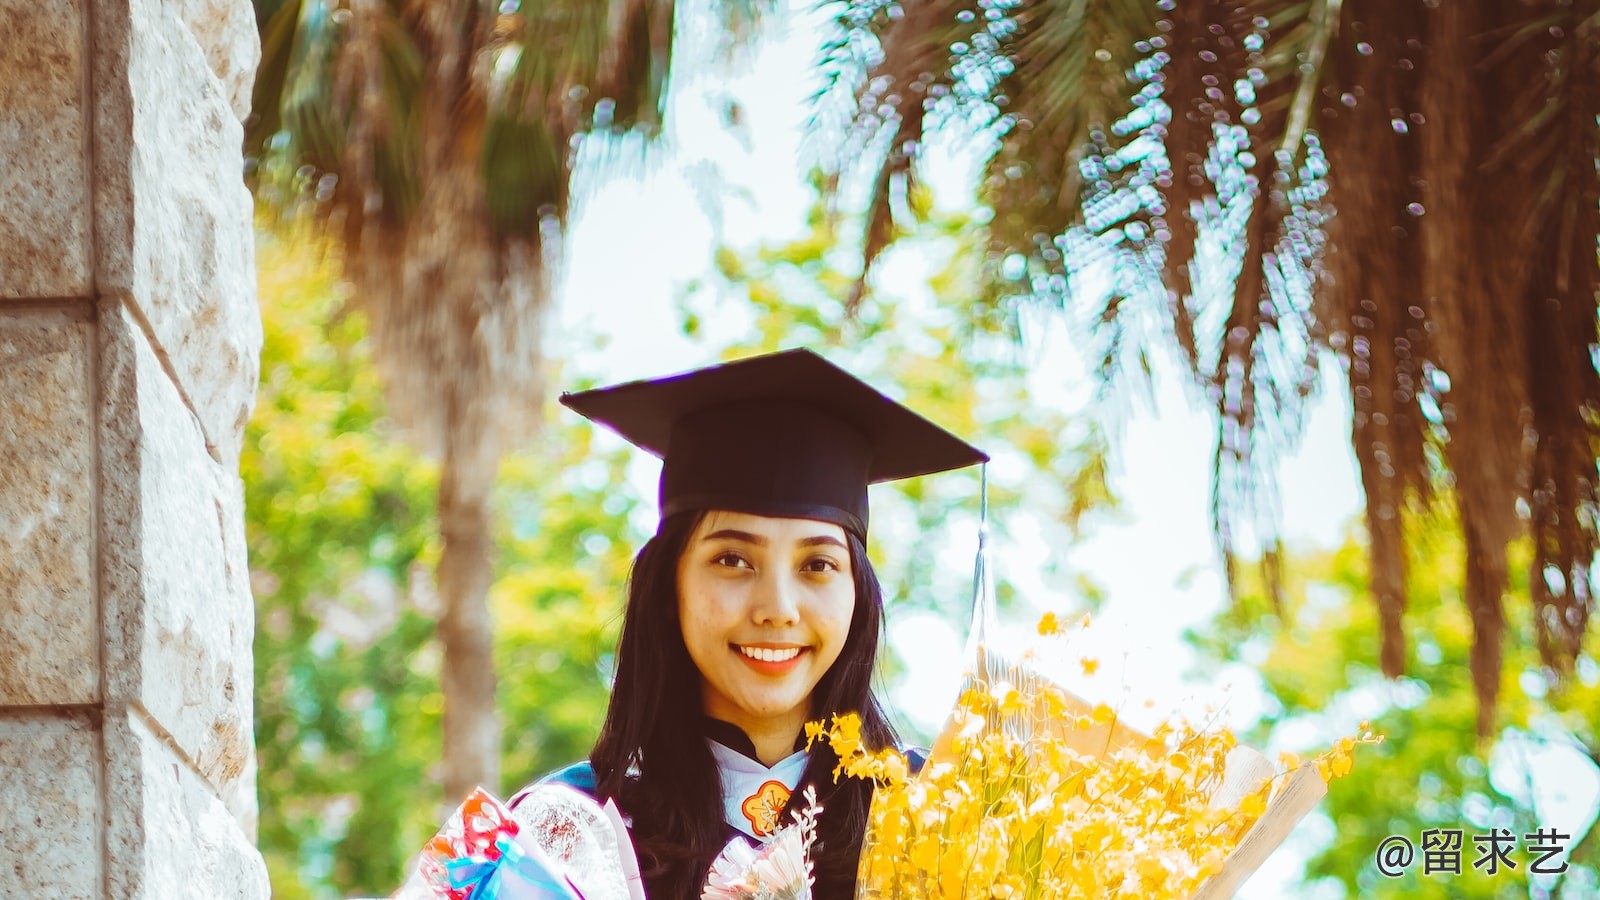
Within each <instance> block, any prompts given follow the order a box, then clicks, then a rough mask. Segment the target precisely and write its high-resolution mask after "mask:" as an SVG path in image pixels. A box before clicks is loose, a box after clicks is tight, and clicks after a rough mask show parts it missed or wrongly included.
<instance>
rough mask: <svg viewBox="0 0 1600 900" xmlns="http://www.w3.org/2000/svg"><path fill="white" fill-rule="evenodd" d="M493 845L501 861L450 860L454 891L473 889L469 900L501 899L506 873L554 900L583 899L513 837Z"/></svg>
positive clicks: (448, 866) (504, 837)
mask: <svg viewBox="0 0 1600 900" xmlns="http://www.w3.org/2000/svg"><path fill="white" fill-rule="evenodd" d="M494 845H495V847H497V848H499V850H500V858H499V859H494V860H490V859H482V858H475V857H468V858H467V859H457V860H451V861H450V862H449V863H447V864H446V866H445V870H446V872H447V873H448V874H449V876H450V887H451V888H454V889H455V890H461V889H462V888H467V887H470V888H472V893H470V894H468V895H467V900H497V898H499V896H500V884H501V881H502V880H503V879H504V878H505V873H506V871H507V870H510V871H511V872H512V873H513V874H514V875H516V876H517V877H518V878H521V879H522V880H523V881H525V882H527V883H528V884H530V885H532V886H534V887H536V888H540V889H541V890H543V891H544V892H546V893H547V894H548V895H549V896H551V897H558V898H561V900H570V898H573V897H582V895H581V894H579V893H578V892H577V891H576V890H574V889H573V888H572V886H571V884H570V883H569V882H568V881H567V880H566V879H565V878H562V877H561V876H559V875H557V874H556V873H554V872H552V871H550V869H549V867H548V866H546V865H545V864H544V863H542V862H540V861H539V860H538V859H537V858H535V857H532V856H529V855H528V851H526V850H524V849H522V845H521V844H518V843H517V842H516V841H515V840H514V839H512V838H511V836H510V835H505V834H502V835H500V836H499V837H498V838H496V839H495V842H494Z"/></svg>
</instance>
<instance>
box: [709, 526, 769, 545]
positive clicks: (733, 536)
mask: <svg viewBox="0 0 1600 900" xmlns="http://www.w3.org/2000/svg"><path fill="white" fill-rule="evenodd" d="M701 540H703V541H743V542H744V543H746V544H755V545H756V546H757V547H765V546H766V545H767V539H766V538H764V537H762V536H761V535H759V534H751V533H750V532H748V531H739V530H738V529H735V528H723V529H719V530H717V531H713V532H711V533H710V534H708V535H706V536H705V537H703V538H701Z"/></svg>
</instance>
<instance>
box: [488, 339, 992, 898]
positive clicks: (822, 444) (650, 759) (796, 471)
mask: <svg viewBox="0 0 1600 900" xmlns="http://www.w3.org/2000/svg"><path fill="white" fill-rule="evenodd" d="M562 402H563V403H564V404H566V405H567V406H569V407H571V408H572V409H574V410H576V411H578V412H579V413H581V414H583V415H585V416H587V417H589V418H591V419H593V420H595V421H598V422H600V423H602V424H605V425H607V426H608V427H610V428H612V429H613V430H615V431H617V432H618V433H619V434H621V435H622V436H623V437H625V438H627V439H628V440H629V441H631V442H633V443H634V444H636V445H638V446H640V447H642V448H644V449H646V450H649V451H650V452H652V453H655V454H656V455H658V456H661V457H662V459H663V464H662V472H661V482H660V497H659V499H660V508H661V514H662V519H661V522H660V525H659V527H658V529H657V531H656V534H655V536H654V537H652V538H651V539H650V540H649V541H648V542H647V543H646V544H645V546H644V547H643V549H641V550H640V551H639V555H638V557H637V558H636V559H635V561H634V567H633V573H632V576H631V578H630V580H629V587H628V605H627V611H626V613H625V618H624V620H623V627H622V638H621V643H620V646H619V648H618V652H617V670H616V681H615V685H614V687H613V690H612V695H611V701H610V706H609V708H608V710H607V712H606V720H605V724H604V726H603V727H602V729H601V732H600V737H599V740H598V741H597V742H596V743H595V747H594V750H593V752H592V753H591V754H590V757H589V760H588V762H586V763H580V764H578V765H576V766H572V767H569V768H567V769H564V770H562V771H560V772H558V773H556V774H555V775H553V776H550V778H549V779H546V781H547V782H549V781H555V782H558V783H563V784H567V785H569V786H572V787H575V788H577V789H579V790H581V791H584V792H586V793H588V794H590V795H591V796H593V797H595V798H596V799H602V800H603V799H613V800H615V801H616V803H617V805H618V807H619V809H621V811H622V812H623V813H624V815H626V816H627V817H629V819H630V830H631V833H632V837H633V841H634V846H635V848H636V850H637V852H638V854H639V860H640V864H641V869H642V871H643V874H644V876H645V882H646V888H647V890H648V892H649V896H650V897H651V898H652V900H671V898H694V897H698V896H699V895H700V891H701V888H702V886H703V884H704V882H705V878H706V874H707V870H708V869H709V867H710V865H711V863H712V862H713V860H714V859H715V858H716V856H717V854H718V852H719V851H721V850H722V848H723V847H724V846H726V844H727V843H728V841H729V840H730V839H736V838H737V837H738V836H740V835H743V836H744V838H745V839H747V840H752V841H754V840H759V839H760V838H761V837H764V836H765V835H767V834H770V833H771V832H772V831H773V830H774V829H775V828H776V827H778V826H779V825H780V824H781V822H782V820H783V819H784V818H785V815H784V814H785V813H786V812H788V811H789V810H788V800H789V798H790V797H791V796H795V795H799V794H801V793H802V792H803V790H804V788H805V786H807V785H810V786H814V787H815V788H816V791H817V796H818V798H819V800H820V804H821V806H822V807H823V810H824V811H823V813H822V814H821V816H820V817H819V819H818V821H817V841H816V844H815V845H814V846H813V848H812V860H813V863H814V865H815V875H816V884H815V887H814V889H813V890H814V895H815V896H816V897H818V898H833V897H850V896H852V895H853V892H854V887H855V874H856V863H857V860H858V858H859V855H860V850H861V841H862V835H863V832H864V829H865V826H866V819H867V808H868V805H869V803H870V802H871V792H872V787H871V784H870V783H869V782H862V781H857V780H852V779H844V780H842V781H841V782H839V783H838V784H835V783H834V780H833V770H834V766H835V765H836V763H837V762H838V760H837V758H836V757H835V756H834V754H833V753H832V752H831V750H829V749H828V748H827V747H826V746H825V745H821V744H819V745H817V746H816V747H813V748H812V749H811V750H810V751H809V752H807V751H806V748H805V746H804V744H805V742H804V737H803V734H804V724H805V723H806V722H807V721H813V720H820V719H824V718H827V717H828V716H831V715H833V714H841V713H856V714H858V715H859V716H860V718H861V722H862V737H863V741H864V743H865V744H866V745H867V746H868V747H870V748H872V749H875V750H877V749H882V748H885V747H889V746H894V745H895V735H894V730H893V729H892V728H891V726H890V724H889V722H888V719H887V717H886V716H885V715H884V712H883V709H882V706H881V705H880V704H879V702H878V700H877V698H876V697H875V696H874V695H873V691H872V687H871V679H872V672H873V667H874V664H875V662H876V659H877V653H878V647H879V645H880V643H881V640H882V633H883V595H882V592H881V590H880V588H879V585H878V581H877V578H876V577H875V576H874V574H873V571H872V566H871V564H870V562H869V561H868V560H867V555H866V534H867V490H866V488H867V485H868V484H869V483H872V482H878V481H887V480H892V479H897V478H906V477H911V476H913V475H922V474H928V473H931V472H937V471H943V470H946V469H951V468H956V467H959V466H966V465H972V464H974V463H978V462H982V461H984V460H986V459H987V457H986V456H985V455H984V454H983V453H982V452H981V451H978V450H976V449H975V448H973V447H970V446H968V445H967V444H966V443H964V442H962V441H960V440H959V439H957V438H955V437H953V436H951V435H950V434H948V433H947V432H945V431H943V430H942V429H940V428H938V427H937V426H935V425H933V424H932V423H930V422H928V421H927V420H925V419H923V418H921V417H920V416H918V415H916V414H915V413H913V412H911V411H910V410H908V409H906V408H905V407H903V406H901V405H899V404H897V403H895V402H894V401H892V400H889V399H888V398H886V397H884V396H883V395H882V394H879V393H878V392H877V391H875V390H874V389H872V388H871V387H870V386H868V385H867V384H865V383H864V382H861V381H860V380H858V379H856V378H855V377H854V376H852V375H850V374H849V373H847V372H844V371H843V370H842V369H839V368H837V367H835V366H833V365H831V364H829V363H828V362H826V361H825V360H823V359H822V358H821V357H820V356H817V355H816V354H814V353H811V352H810V351H806V350H792V351H787V352H784V353H776V354H770V355H766V356H759V357H753V358H750V359H746V360H741V361H738V362H734V363H729V364H726V365H721V366H713V367H711V368H707V369H701V370H697V371H694V372H689V373H686V374H683V375H678V376H673V377H669V378H664V379H658V380H655V381H646V382H633V383H630V384H624V385H618V386H615V387H610V388H602V389H598V390H594V391H587V392H584V393H581V394H568V395H564V396H563V397H562ZM520 796H521V795H519V796H518V797H515V798H513V800H512V803H513V805H515V804H516V803H517V802H518V800H519V799H520Z"/></svg>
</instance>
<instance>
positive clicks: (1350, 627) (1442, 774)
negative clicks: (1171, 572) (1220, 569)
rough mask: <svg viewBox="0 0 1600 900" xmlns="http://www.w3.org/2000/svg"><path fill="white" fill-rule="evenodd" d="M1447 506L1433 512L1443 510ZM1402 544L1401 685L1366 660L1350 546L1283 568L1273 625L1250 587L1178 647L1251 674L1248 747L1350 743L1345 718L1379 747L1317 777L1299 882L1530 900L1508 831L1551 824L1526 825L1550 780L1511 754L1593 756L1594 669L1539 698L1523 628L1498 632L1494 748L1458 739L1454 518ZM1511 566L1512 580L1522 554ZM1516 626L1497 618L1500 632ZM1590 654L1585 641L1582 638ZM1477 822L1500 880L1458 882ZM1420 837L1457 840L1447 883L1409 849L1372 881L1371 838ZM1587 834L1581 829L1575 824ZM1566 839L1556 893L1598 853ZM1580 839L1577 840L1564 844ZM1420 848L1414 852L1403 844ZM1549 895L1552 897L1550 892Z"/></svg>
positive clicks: (1367, 625) (1367, 629)
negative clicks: (1502, 635) (1366, 724)
mask: <svg viewBox="0 0 1600 900" xmlns="http://www.w3.org/2000/svg"><path fill="white" fill-rule="evenodd" d="M1446 505H1447V504H1439V506H1446ZM1406 545H1407V547H1408V548H1409V551H1410V556H1409V572H1408V580H1409V584H1408V595H1409V597H1410V598H1411V601H1410V606H1409V608H1408V609H1407V612H1406V617H1407V625H1408V631H1409V634H1408V639H1409V644H1408V647H1407V653H1408V659H1407V661H1406V667H1407V668H1406V671H1407V673H1408V675H1407V677H1405V678H1403V679H1401V680H1400V681H1399V682H1387V681H1385V680H1384V679H1383V677H1382V674H1381V672H1380V670H1379V665H1378V643H1377V641H1376V640H1375V638H1374V635H1375V634H1376V633H1377V628H1378V625H1377V611H1376V608H1375V605H1374V604H1373V603H1372V602H1371V600H1370V598H1369V597H1368V596H1367V593H1366V592H1367V587H1366V585H1367V552H1366V548H1365V546H1363V544H1362V542H1361V541H1360V540H1359V539H1358V537H1357V536H1355V535H1352V536H1351V537H1350V538H1349V539H1348V540H1347V541H1346V542H1345V543H1344V545H1343V546H1341V547H1339V548H1338V549H1337V550H1334V551H1332V552H1328V553H1321V554H1316V555H1312V556H1309V557H1304V558H1301V559H1299V560H1293V561H1291V562H1290V563H1289V564H1288V565H1287V566H1286V572H1287V573H1288V576H1289V587H1290V590H1289V591H1288V592H1287V595H1288V597H1289V605H1288V607H1287V608H1286V609H1285V611H1284V614H1283V616H1281V617H1280V616H1278V615H1277V614H1275V613H1274V611H1273V610H1272V607H1271V603H1270V600H1269V599H1268V595H1267V593H1266V591H1265V590H1264V589H1263V588H1264V586H1263V585H1261V584H1259V583H1257V584H1254V585H1249V586H1247V589H1246V590H1244V591H1242V592H1241V596H1240V597H1239V600H1238V602H1237V603H1236V605H1235V606H1234V607H1233V608H1231V609H1229V610H1227V611H1224V612H1223V613H1222V614H1220V615H1219V616H1218V617H1217V618H1216V619H1215V620H1214V621H1213V622H1211V623H1210V624H1209V626H1208V627H1206V628H1205V629H1203V630H1201V631H1199V632H1197V633H1194V634H1191V635H1190V640H1191V642H1192V643H1194V644H1195V645H1196V646H1197V647H1198V648H1199V649H1200V650H1201V651H1202V654H1203V655H1204V656H1206V657H1209V659H1210V660H1212V661H1214V662H1216V663H1226V662H1239V661H1243V662H1246V663H1248V664H1251V665H1252V666H1254V667H1255V668H1257V669H1258V671H1259V674H1260V677H1261V680H1262V682H1263V687H1264V688H1265V691H1266V693H1267V695H1268V697H1269V700H1270V704H1271V707H1272V708H1271V709H1270V710H1269V712H1268V714H1267V715H1265V716H1264V717H1263V718H1262V719H1261V720H1260V721H1259V723H1258V724H1257V727H1256V729H1255V733H1254V734H1253V736H1252V738H1253V740H1254V741H1255V742H1257V743H1258V744H1263V745H1264V744H1273V745H1279V744H1284V745H1297V746H1290V747H1289V749H1294V750H1313V749H1316V748H1318V747H1319V746H1326V745H1327V744H1328V743H1329V742H1330V741H1331V740H1332V739H1334V738H1336V737H1338V736H1340V735H1344V734H1349V733H1351V732H1352V731H1353V730H1354V729H1355V726H1356V724H1357V722H1358V720H1360V719H1370V720H1371V722H1372V727H1373V729H1374V730H1375V731H1378V732H1380V733H1382V734H1384V735H1385V736H1386V739H1385V741H1384V743H1382V744H1380V745H1378V746H1375V747H1362V748H1360V749H1359V750H1358V752H1357V754H1356V757H1357V758H1356V765H1355V769H1354V771H1353V772H1352V773H1351V774H1350V775H1349V776H1347V777H1345V778H1342V779H1339V780H1337V781H1335V782H1333V783H1332V784H1331V785H1330V787H1329V794H1328V797H1327V799H1326V800H1324V801H1323V804H1322V806H1321V807H1320V812H1321V813H1322V814H1325V815H1326V816H1327V817H1328V818H1329V819H1331V820H1332V824H1333V832H1334V833H1333V838H1332V841H1331V843H1329V844H1328V845H1327V846H1326V847H1325V848H1323V849H1322V851H1321V852H1320V853H1318V854H1317V855H1316V856H1315V857H1314V858H1313V859H1312V860H1311V861H1310V864H1309V865H1308V868H1307V872H1306V874H1307V877H1308V878H1313V879H1326V880H1327V882H1328V883H1330V884H1338V885H1340V886H1342V888H1343V890H1344V891H1345V893H1346V894H1347V895H1349V896H1361V897H1379V898H1382V897H1393V898H1402V897H1403V898H1416V897H1438V898H1445V897H1449V898H1476V897H1485V898H1487V897H1513V896H1515V897H1521V896H1530V887H1532V892H1531V895H1532V896H1550V895H1548V894H1546V895H1541V894H1540V893H1539V891H1540V890H1548V889H1550V887H1551V884H1550V881H1549V879H1545V880H1544V881H1542V882H1537V881H1536V882H1535V884H1534V885H1532V886H1530V884H1529V879H1528V873H1527V868H1528V860H1529V857H1528V855H1527V854H1526V852H1525V849H1526V844H1525V842H1523V841H1521V836H1522V835H1524V834H1526V833H1529V832H1532V831H1533V830H1534V829H1535V828H1537V827H1541V826H1548V825H1551V824H1553V823H1551V822H1550V821H1548V820H1547V819H1541V809H1539V808H1537V806H1536V804H1535V803H1534V802H1533V800H1532V799H1531V797H1530V795H1529V793H1528V788H1527V785H1528V783H1529V779H1533V780H1535V781H1537V780H1540V779H1543V780H1545V783H1546V784H1545V786H1546V788H1547V789H1548V786H1549V784H1548V782H1549V779H1550V778H1552V777H1556V778H1559V773H1557V772H1554V771H1552V770H1549V769H1541V768H1540V767H1539V766H1538V765H1537V764H1535V763H1532V762H1530V761H1529V759H1528V758H1527V757H1526V756H1525V755H1524V754H1522V753H1521V751H1520V750H1517V749H1514V748H1519V747H1527V746H1534V747H1550V746H1559V747H1567V748H1571V750H1572V751H1575V752H1569V753H1568V754H1566V755H1567V757H1569V758H1570V764H1571V765H1577V766H1582V765H1583V763H1582V757H1583V756H1585V755H1586V756H1588V757H1590V758H1591V759H1594V758H1596V756H1597V754H1600V740H1597V738H1600V670H1597V667H1596V665H1595V662H1596V654H1595V652H1594V648H1593V647H1591V648H1590V649H1589V651H1588V652H1587V653H1586V654H1585V655H1584V656H1582V657H1580V662H1579V666H1578V668H1579V672H1580V676H1579V677H1578V679H1576V680H1575V681H1574V682H1573V683H1571V684H1570V685H1568V686H1566V687H1565V689H1559V690H1558V689H1555V688H1554V687H1552V686H1551V685H1549V684H1548V683H1547V682H1546V680H1545V677H1546V676H1545V674H1544V672H1543V670H1541V668H1540V667H1539V661H1538V651H1537V649H1536V647H1535V644H1534V637H1533V633H1532V627H1531V626H1530V625H1527V624H1526V623H1524V624H1521V625H1513V626H1511V627H1508V629H1507V633H1506V643H1505V666H1504V668H1503V675H1502V679H1501V687H1500V691H1501V693H1500V697H1501V699H1500V705H1499V712H1500V721H1501V723H1502V725H1503V726H1504V730H1502V731H1501V733H1500V734H1499V735H1498V736H1497V737H1498V739H1497V741H1494V742H1487V743H1479V742H1478V741H1477V739H1476V738H1475V737H1474V734H1475V730H1476V728H1475V722H1476V716H1477V699H1476V695H1475V693H1474V690H1473V683H1472V676H1471V674H1470V671H1469V668H1468V659H1469V655H1470V653H1471V648H1472V641H1473V633H1472V623H1471V621H1470V619H1469V617H1468V615H1467V613H1466V611H1465V607H1464V604H1463V603H1462V602H1461V599H1460V594H1461V585H1460V578H1461V574H1460V573H1461V572H1463V571H1464V548H1463V547H1462V544H1461V541H1460V539H1459V533H1458V531H1457V529H1456V527H1455V523H1452V522H1449V521H1441V520H1440V519H1439V518H1437V517H1436V518H1431V519H1429V518H1425V517H1423V516H1418V517H1417V519H1416V522H1415V524H1413V525H1411V526H1410V528H1409V531H1408V534H1407V535H1406ZM1519 556H1520V558H1514V560H1513V566H1514V568H1513V571H1514V572H1523V573H1525V572H1526V571H1527V570H1528V567H1527V562H1528V559H1527V556H1528V555H1527V552H1526V549H1525V548H1523V550H1522V552H1521V553H1520V554H1519ZM1506 603H1507V608H1508V612H1509V611H1514V610H1517V609H1525V608H1526V605H1527V603H1528V591H1527V584H1526V580H1525V577H1524V578H1523V579H1522V580H1521V581H1520V583H1514V584H1513V586H1512V591H1511V593H1510V594H1509V595H1508V596H1507V598H1506ZM1518 618H1519V617H1517V616H1515V615H1514V614H1512V615H1509V616H1508V619H1509V620H1510V621H1511V622H1516V621H1517V620H1518ZM1591 643H1592V642H1591ZM1491 827H1505V828H1509V829H1510V830H1511V831H1512V832H1513V833H1514V834H1515V835H1517V837H1518V843H1517V846H1516V848H1515V849H1514V850H1513V852H1512V853H1511V859H1512V860H1513V861H1515V862H1517V864H1518V868H1517V869H1516V870H1514V871H1509V870H1505V869H1502V870H1501V871H1500V872H1499V873H1498V874H1497V875H1494V876H1492V877H1491V876H1488V875H1486V874H1484V873H1483V872H1482V871H1474V870H1473V869H1472V862H1473V860H1474V859H1476V858H1478V856H1479V855H1481V854H1480V852H1479V851H1478V849H1477V848H1476V847H1475V846H1474V845H1473V844H1472V841H1471V836H1472V835H1474V834H1481V833H1486V832H1488V831H1489V830H1490V828H1491ZM1427 828H1441V829H1444V828H1455V829H1462V830H1464V831H1465V832H1466V836H1465V844H1464V847H1463V854H1462V864H1461V866H1462V875H1461V876H1459V877H1457V876H1450V875H1439V874H1433V875H1424V874H1422V870H1423V865H1422V859H1421V855H1420V850H1419V854H1418V857H1417V861H1416V863H1415V864H1414V865H1413V866H1412V868H1411V869H1410V870H1409V871H1408V873H1407V874H1406V875H1405V876H1403V877H1401V878H1394V879H1390V878H1385V877H1383V876H1381V875H1380V874H1379V873H1378V871H1377V870H1376V868H1375V866H1374V863H1373V854H1374V853H1375V851H1376V850H1377V848H1378V845H1379V843H1380V842H1382V841H1383V839H1384V838H1386V837H1388V836H1389V835H1392V834H1398V835H1404V836H1407V837H1408V838H1409V839H1410V840H1411V841H1412V842H1413V843H1417V842H1418V835H1419V834H1420V833H1421V831H1422V830H1423V829H1427ZM1590 830H1591V832H1592V831H1593V830H1594V829H1593V828H1592V827H1591V829H1590ZM1584 837H1585V836H1584V835H1583V834H1581V833H1580V834H1576V835H1574V836H1573V839H1572V840H1571V841H1569V842H1567V847H1568V848H1569V850H1571V851H1572V852H1573V856H1572V858H1571V862H1572V864H1573V865H1572V869H1571V870H1570V871H1569V873H1568V874H1567V875H1566V876H1564V878H1563V879H1562V880H1563V881H1564V882H1566V886H1567V890H1568V891H1569V892H1570V893H1567V894H1565V895H1564V896H1579V895H1583V891H1584V890H1592V889H1593V888H1594V886H1595V885H1596V869H1597V866H1600V852H1597V848H1596V844H1597V843H1600V841H1597V840H1596V839H1595V838H1593V837H1590V838H1589V839H1588V840H1587V841H1583V838H1584ZM1580 841H1583V843H1581V844H1580ZM1419 847H1420V845H1419ZM1556 896H1563V895H1561V894H1557V895H1556Z"/></svg>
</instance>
